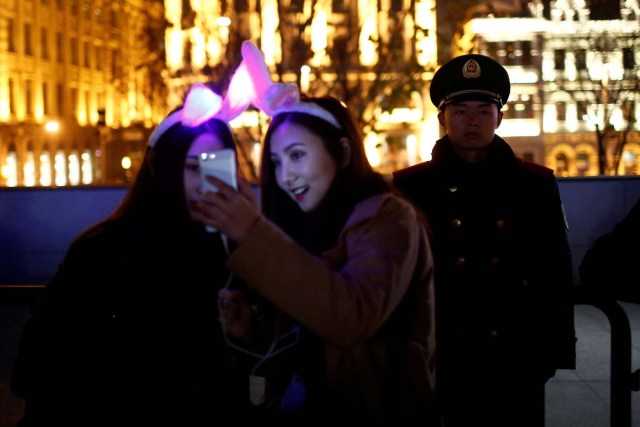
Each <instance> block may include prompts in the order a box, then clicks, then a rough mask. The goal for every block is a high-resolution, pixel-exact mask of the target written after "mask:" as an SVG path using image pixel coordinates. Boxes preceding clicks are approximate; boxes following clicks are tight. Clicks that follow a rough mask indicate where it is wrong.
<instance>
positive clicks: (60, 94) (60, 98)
mask: <svg viewBox="0 0 640 427" xmlns="http://www.w3.org/2000/svg"><path fill="white" fill-rule="evenodd" d="M63 102H64V87H63V86H62V83H58V84H57V85H56V103H57V106H56V108H57V109H58V110H57V111H56V114H57V115H59V116H62V112H63V111H64V110H63Z"/></svg>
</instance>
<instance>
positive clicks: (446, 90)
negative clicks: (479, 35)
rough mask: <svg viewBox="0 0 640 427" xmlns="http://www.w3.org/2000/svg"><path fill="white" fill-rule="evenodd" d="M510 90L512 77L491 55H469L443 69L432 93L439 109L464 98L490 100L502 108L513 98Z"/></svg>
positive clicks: (434, 82)
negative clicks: (510, 97) (510, 77)
mask: <svg viewBox="0 0 640 427" xmlns="http://www.w3.org/2000/svg"><path fill="white" fill-rule="evenodd" d="M510 88H511V82H510V81H509V74H508V73H507V70H505V68H504V67H503V66H502V65H500V64H499V63H498V62H497V61H495V60H494V59H492V58H490V57H488V56H484V55H478V54H469V55H462V56H458V57H456V58H453V59H452V60H450V61H449V62H447V63H446V64H444V65H443V66H442V67H440V69H438V71H436V73H435V74H434V76H433V80H432V81H431V88H430V91H429V92H430V95H431V102H433V105H435V106H436V107H438V109H439V110H442V109H443V108H444V107H445V106H446V105H447V104H449V103H451V102H453V101H454V100H461V99H487V100H489V101H491V102H495V103H496V104H498V108H502V106H503V105H504V104H506V103H507V100H508V99H509V91H510Z"/></svg>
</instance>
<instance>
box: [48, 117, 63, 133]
mask: <svg viewBox="0 0 640 427" xmlns="http://www.w3.org/2000/svg"><path fill="white" fill-rule="evenodd" d="M44 130H45V131H47V132H48V133H56V132H58V130H60V123H58V122H57V121H55V120H50V121H48V122H47V123H45V124H44Z"/></svg>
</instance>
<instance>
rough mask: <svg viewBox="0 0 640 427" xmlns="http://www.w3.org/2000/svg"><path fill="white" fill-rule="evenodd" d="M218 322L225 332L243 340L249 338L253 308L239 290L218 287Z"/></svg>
mask: <svg viewBox="0 0 640 427" xmlns="http://www.w3.org/2000/svg"><path fill="white" fill-rule="evenodd" d="M218 298H219V299H220V308H221V310H220V323H221V324H222V326H223V328H224V330H225V332H226V333H227V334H228V335H230V336H232V337H234V338H238V339H240V340H243V341H247V340H248V338H249V332H250V331H251V324H252V322H253V310H252V309H251V306H249V304H248V303H247V300H246V299H245V297H244V294H243V293H242V292H240V291H233V290H230V289H226V288H225V289H220V291H219V292H218Z"/></svg>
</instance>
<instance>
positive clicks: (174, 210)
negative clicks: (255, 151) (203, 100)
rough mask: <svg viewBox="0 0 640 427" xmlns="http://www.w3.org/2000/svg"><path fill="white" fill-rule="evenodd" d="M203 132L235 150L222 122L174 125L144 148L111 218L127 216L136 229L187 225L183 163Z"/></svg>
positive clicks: (227, 130) (188, 220) (231, 135)
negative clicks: (134, 223)
mask: <svg viewBox="0 0 640 427" xmlns="http://www.w3.org/2000/svg"><path fill="white" fill-rule="evenodd" d="M174 111H175V110H174ZM203 133H215V134H216V135H218V137H219V138H220V140H221V141H222V143H223V145H224V147H225V148H231V149H234V150H235V141H234V137H233V133H232V132H231V129H230V127H229V126H228V125H227V123H225V122H223V121H221V120H218V119H209V120H208V121H206V122H204V123H202V124H201V125H199V126H197V127H188V126H183V125H182V123H181V122H178V123H176V124H175V125H173V126H172V127H170V128H169V129H167V131H166V132H165V133H164V134H162V135H161V136H160V137H159V138H158V140H157V141H156V143H155V145H154V146H153V147H148V148H147V151H146V153H145V156H144V159H143V161H142V165H141V167H140V170H139V171H138V173H137V175H136V177H135V179H134V182H133V184H132V185H131V188H130V190H129V192H128V193H127V195H126V196H125V198H124V200H123V201H122V203H121V204H120V206H119V207H118V208H117V209H116V211H115V212H114V213H113V214H112V215H111V217H110V218H123V217H126V218H129V219H131V220H133V221H135V222H136V223H137V224H138V226H144V227H157V226H162V227H163V229H165V230H166V229H167V228H171V227H180V226H184V224H187V223H190V222H191V218H190V217H189V212H188V209H187V205H186V200H185V194H184V162H185V158H186V155H187V152H188V151H189V148H190V147H191V144H193V141H195V139H196V138H197V137H198V136H199V135H202V134H203Z"/></svg>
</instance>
